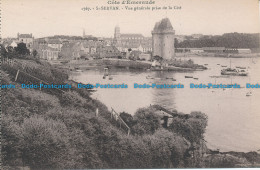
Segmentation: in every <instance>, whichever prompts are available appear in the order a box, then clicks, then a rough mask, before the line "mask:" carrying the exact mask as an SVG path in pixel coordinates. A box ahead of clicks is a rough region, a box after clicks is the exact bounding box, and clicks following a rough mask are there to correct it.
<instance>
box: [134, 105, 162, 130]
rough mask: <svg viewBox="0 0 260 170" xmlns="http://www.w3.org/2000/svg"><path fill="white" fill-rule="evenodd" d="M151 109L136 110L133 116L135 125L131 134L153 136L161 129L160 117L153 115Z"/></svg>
mask: <svg viewBox="0 0 260 170" xmlns="http://www.w3.org/2000/svg"><path fill="white" fill-rule="evenodd" d="M154 111H155V110H154V109H152V108H141V109H138V110H137V112H136V113H135V115H134V120H136V121H137V122H136V124H135V125H134V126H133V132H134V133H135V134H138V135H144V134H153V133H154V132H155V131H156V130H157V129H159V128H160V127H161V123H160V117H159V116H158V115H156V114H155V113H154Z"/></svg>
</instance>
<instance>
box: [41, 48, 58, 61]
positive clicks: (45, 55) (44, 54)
mask: <svg viewBox="0 0 260 170" xmlns="http://www.w3.org/2000/svg"><path fill="white" fill-rule="evenodd" d="M58 57H59V49H57V48H51V47H47V48H46V49H42V50H41V52H40V58H42V59H46V60H57V59H58Z"/></svg>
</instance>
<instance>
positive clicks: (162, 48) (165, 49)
mask: <svg viewBox="0 0 260 170" xmlns="http://www.w3.org/2000/svg"><path fill="white" fill-rule="evenodd" d="M174 35H175V31H174V29H173V27H172V24H171V22H170V20H169V19H168V18H164V19H162V20H161V21H159V22H157V23H156V24H155V26H154V29H153V31H152V36H153V56H156V55H158V56H160V57H162V58H163V59H165V60H170V59H173V57H174V53H175V50H174Z"/></svg>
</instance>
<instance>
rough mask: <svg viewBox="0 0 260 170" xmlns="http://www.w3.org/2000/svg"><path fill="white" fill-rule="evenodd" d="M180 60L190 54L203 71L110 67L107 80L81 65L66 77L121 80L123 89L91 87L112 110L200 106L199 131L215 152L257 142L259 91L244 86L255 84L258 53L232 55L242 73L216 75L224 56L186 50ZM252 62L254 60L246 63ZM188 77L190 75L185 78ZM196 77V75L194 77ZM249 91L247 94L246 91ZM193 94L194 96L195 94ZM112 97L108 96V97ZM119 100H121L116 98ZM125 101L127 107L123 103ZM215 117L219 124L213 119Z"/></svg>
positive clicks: (100, 71) (195, 108)
mask: <svg viewBox="0 0 260 170" xmlns="http://www.w3.org/2000/svg"><path fill="white" fill-rule="evenodd" d="M177 58H178V59H181V60H189V59H192V60H193V61H194V62H195V63H197V64H201V65H204V64H205V63H207V67H208V69H207V70H204V71H193V72H189V73H188V74H187V73H186V72H169V71H151V70H134V69H132V70H131V69H125V68H111V69H109V74H110V75H111V76H112V77H113V79H112V80H109V79H103V78H102V77H103V75H104V68H102V67H101V68H100V67H99V68H97V69H91V70H84V71H83V72H81V73H72V74H71V76H70V78H71V79H73V80H75V81H76V82H81V83H86V84H87V83H97V82H99V83H100V84H105V83H108V82H109V83H125V84H128V85H129V87H128V88H127V89H97V91H96V92H94V93H93V95H92V96H93V97H94V98H96V99H98V100H100V101H102V102H103V103H104V104H105V105H107V106H108V107H113V108H115V109H116V110H117V111H118V112H127V113H130V114H134V113H135V112H136V110H137V109H139V108H142V107H147V106H149V105H150V104H159V105H162V106H164V107H165V108H167V109H169V110H175V109H176V110H178V111H179V112H183V113H190V112H191V111H202V112H204V113H206V114H207V115H208V117H209V122H208V127H207V131H206V134H205V139H206V141H207V145H208V147H209V148H211V149H219V150H220V151H234V150H235V151H253V150H258V149H259V148H260V145H259V144H258V143H259V142H258V141H259V140H260V135H259V130H260V126H259V121H260V114H259V112H258V111H257V110H258V102H257V101H259V99H260V91H259V90H258V89H247V88H245V87H246V83H250V84H256V83H257V82H258V81H259V80H258V77H257V73H259V71H260V69H259V68H260V67H259V65H260V61H259V58H254V59H253V60H252V58H236V59H232V65H233V67H236V66H239V67H246V68H248V67H249V68H248V76H232V75H228V76H227V75H221V70H222V69H223V68H222V67H221V65H229V63H230V59H229V58H222V57H202V56H196V55H188V56H185V57H184V56H182V57H177ZM252 61H254V62H252ZM185 76H191V77H193V78H185ZM195 78H196V79H195ZM173 80H176V81H175V83H176V84H178V83H181V84H184V86H185V88H183V89H150V88H149V89H134V87H133V84H134V83H139V84H145V83H147V84H149V83H156V84H172V83H173ZM198 82H199V83H205V84H208V83H212V84H221V83H222V84H240V85H241V86H242V87H241V88H239V89H234V88H232V89H226V90H223V89H214V90H213V89H211V88H210V89H208V88H207V89H190V88H189V85H190V83H194V84H198ZM250 91H252V92H251V95H250V96H247V93H249V92H250ZM198 96H199V98H198ZM111 99H113V100H111ZM122 101H124V102H122ZM129 105H131V107H129ZM219 122H221V124H220V123H219Z"/></svg>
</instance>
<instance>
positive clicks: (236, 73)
mask: <svg viewBox="0 0 260 170" xmlns="http://www.w3.org/2000/svg"><path fill="white" fill-rule="evenodd" d="M221 75H230V76H247V75H248V73H247V72H246V71H245V70H241V71H240V70H237V69H232V68H227V69H223V70H221Z"/></svg>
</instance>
